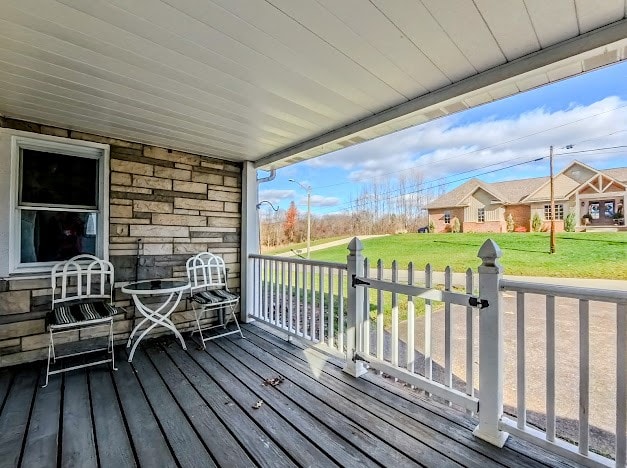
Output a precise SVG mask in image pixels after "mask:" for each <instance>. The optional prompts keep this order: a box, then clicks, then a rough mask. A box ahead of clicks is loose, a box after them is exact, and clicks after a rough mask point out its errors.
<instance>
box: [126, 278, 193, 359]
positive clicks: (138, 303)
mask: <svg viewBox="0 0 627 468" xmlns="http://www.w3.org/2000/svg"><path fill="white" fill-rule="evenodd" d="M187 290H189V283H188V282H187V281H181V280H178V279H163V280H147V281H137V282H134V283H129V284H127V285H126V286H124V287H122V292H123V293H126V294H129V295H131V296H132V297H133V302H134V303H135V307H136V308H137V310H138V311H139V312H140V313H141V314H142V315H143V316H144V319H143V320H142V321H141V322H139V323H138V324H137V325H136V326H135V328H133V331H132V332H131V336H129V337H128V342H127V343H126V347H127V348H128V347H130V346H131V343H133V337H134V336H135V334H137V333H138V332H139V330H140V328H141V327H143V326H144V324H145V323H147V322H152V324H151V325H150V326H148V328H146V329H145V330H144V331H143V332H142V333H141V334H140V335H139V337H138V338H137V339H136V340H135V343H134V344H133V347H132V348H131V352H130V354H129V356H128V361H129V362H131V361H132V360H133V355H134V354H135V350H136V349H137V345H139V343H140V342H141V340H142V339H144V337H145V336H146V335H147V334H148V333H150V331H151V330H152V329H153V328H155V327H157V326H162V327H165V328H167V329H168V330H171V331H172V332H173V333H174V335H175V336H176V337H177V338H178V339H179V341H180V342H181V346H182V347H183V349H187V346H185V341H184V340H183V337H182V336H181V333H180V332H179V331H178V330H177V329H176V326H174V323H172V321H171V320H170V318H169V317H170V315H171V314H172V312H174V310H175V309H176V306H178V305H179V302H181V297H182V296H183V292H184V291H187ZM150 296H165V297H166V298H165V300H164V301H163V302H162V303H161V304H160V305H158V307H157V308H156V309H153V308H151V307H149V306H148V305H146V304H145V302H146V301H145V299H144V300H142V298H147V297H150Z"/></svg>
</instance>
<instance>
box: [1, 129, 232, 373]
mask: <svg viewBox="0 0 627 468" xmlns="http://www.w3.org/2000/svg"><path fill="white" fill-rule="evenodd" d="M0 126H1V127H5V128H11V129H14V130H23V131H29V132H34V133H41V134H46V135H55V136H60V137H68V138H73V139H78V140H86V141H93V142H98V143H106V144H109V145H110V148H111V154H110V174H109V177H110V188H109V190H110V207H109V209H110V212H109V218H110V225H109V260H110V261H111V262H112V263H113V265H114V266H115V275H116V290H115V302H116V304H118V305H121V306H124V307H126V309H127V314H126V315H125V316H118V317H116V319H115V325H114V333H115V339H116V340H118V341H123V340H125V339H126V338H128V335H129V333H130V330H131V329H132V326H133V324H134V323H135V321H136V320H138V319H135V316H134V314H135V311H134V308H133V307H132V306H131V301H130V299H129V297H128V296H126V295H125V294H122V293H121V292H120V290H119V288H120V286H121V283H123V282H126V281H130V280H134V278H135V261H136V253H137V250H136V247H137V244H136V241H137V239H139V238H141V239H142V244H143V251H142V252H141V258H140V267H139V271H138V276H139V278H140V279H144V278H169V277H185V276H186V273H185V261H186V260H187V258H188V257H190V256H191V255H193V254H195V253H198V252H203V251H210V252H212V253H215V254H218V255H220V256H222V257H223V258H224V260H225V262H226V264H227V268H229V288H230V289H231V290H232V291H235V292H239V290H240V225H241V197H242V177H241V176H242V167H241V165H240V164H237V163H231V162H226V161H223V160H219V159H211V158H207V157H202V156H198V155H193V154H188V153H182V152H178V151H172V150H168V149H164V148H158V147H154V146H148V145H142V144H139V143H132V142H128V141H122V140H117V139H112V138H106V137H100V136H96V135H89V134H85V133H81V132H75V131H69V130H64V129H60V128H55V127H48V126H44V125H38V124H34V123H30V122H24V121H19V120H13V119H7V118H0ZM0 222H2V221H1V220H0ZM50 293H51V290H50V279H49V276H48V277H45V276H44V275H40V276H39V277H38V278H35V279H17V278H0V367H2V366H8V365H13V364H18V363H22V362H29V361H34V360H38V359H43V358H44V357H46V356H47V352H48V351H47V346H48V335H47V334H46V333H45V331H46V330H45V320H44V317H45V314H46V312H47V311H48V310H50ZM193 315H194V314H193V312H192V311H191V309H190V308H188V303H187V301H181V304H180V305H179V307H178V308H177V311H176V312H175V313H174V314H173V315H172V317H171V318H172V320H173V322H174V323H176V324H177V327H178V328H179V330H181V331H186V330H190V329H191V328H192V327H193V325H194V324H195V322H193ZM161 330H163V329H161ZM103 333H106V330H104V331H101V330H98V329H93V330H85V331H75V332H71V333H66V334H65V336H64V337H63V338H61V340H62V341H66V342H67V341H77V340H81V339H87V338H90V337H93V336H94V334H103ZM161 333H163V331H161ZM168 333H170V332H168Z"/></svg>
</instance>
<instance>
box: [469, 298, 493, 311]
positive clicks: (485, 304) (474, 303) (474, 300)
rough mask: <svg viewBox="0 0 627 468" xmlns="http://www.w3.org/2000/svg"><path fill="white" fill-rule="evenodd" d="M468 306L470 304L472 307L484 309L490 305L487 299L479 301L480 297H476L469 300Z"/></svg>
mask: <svg viewBox="0 0 627 468" xmlns="http://www.w3.org/2000/svg"><path fill="white" fill-rule="evenodd" d="M468 304H470V306H471V307H476V308H477V309H484V308H486V307H488V306H489V305H490V304H488V300H487V299H479V298H478V297H474V296H473V297H470V298H468Z"/></svg>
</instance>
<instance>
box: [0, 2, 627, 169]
mask: <svg viewBox="0 0 627 468" xmlns="http://www.w3.org/2000/svg"><path fill="white" fill-rule="evenodd" d="M626 10H627V0H551V1H548V0H524V1H523V0H371V1H367V0H339V1H338V0H317V1H315V0H265V1H263V0H131V1H129V0H107V1H92V0H89V1H86V0H57V1H53V0H3V1H2V3H1V4H0V80H1V83H2V85H1V86H0V115H4V116H6V117H13V118H19V119H25V120H30V121H34V122H38V123H42V124H48V125H54V126H60V127H65V128H71V129H75V130H80V131H85V132H90V133H95V134H99V135H105V136H110V137H115V138H121V139H126V140H131V141H137V142H142V143H147V144H152V145H158V146H164V147H168V148H173V149H178V150H183V151H189V152H193V153H199V154H203V155H208V156H216V157H220V158H225V159H230V160H235V161H244V160H247V161H255V162H256V165H257V167H260V168H266V169H267V168H276V167H281V166H285V165H288V164H290V163H293V162H295V161H301V160H303V159H307V158H311V157H315V156H317V155H320V154H325V153H328V152H330V151H334V150H336V149H339V148H344V147H347V146H350V145H352V144H356V143H360V142H363V141H365V140H368V139H372V138H375V137H377V136H380V135H384V134H387V133H390V132H393V131H396V130H399V129H401V128H406V127H408V126H411V125H416V124H419V123H423V122H426V121H428V120H431V119H434V118H437V117H441V116H443V115H447V114H450V113H454V112H459V111H462V110H464V109H467V108H469V107H473V106H476V105H480V104H483V103H486V102H490V101H492V100H495V99H500V98H503V97H505V96H509V95H512V94H515V93H517V92H520V91H525V90H527V89H530V88H533V87H536V86H541V85H544V84H547V83H550V82H553V81H556V80H560V79H562V78H565V77H568V76H572V75H576V74H579V73H582V72H585V71H588V70H590V69H594V68H597V67H600V66H604V65H608V64H611V63H614V62H617V61H620V60H624V59H625V58H626V55H627V19H626Z"/></svg>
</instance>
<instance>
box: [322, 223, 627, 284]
mask: <svg viewBox="0 0 627 468" xmlns="http://www.w3.org/2000/svg"><path fill="white" fill-rule="evenodd" d="M487 238H491V239H493V240H494V241H495V242H496V243H497V244H498V245H499V246H500V247H501V250H502V251H503V257H502V258H501V263H502V265H503V266H504V268H505V274H508V275H524V276H554V277H571V278H608V279H622V280H627V233H625V232H620V233H560V234H558V236H557V252H556V253H555V254H553V255H551V254H549V234H548V233H507V234H399V235H394V236H387V237H379V238H373V239H367V240H365V241H363V243H364V255H365V256H367V257H368V258H370V260H371V265H373V266H374V265H376V261H377V259H379V258H381V259H383V261H384V265H385V267H386V268H389V267H390V265H391V263H392V260H397V261H398V262H399V267H400V268H403V269H405V268H406V267H407V264H408V262H410V261H412V262H414V266H415V268H418V269H422V268H424V266H425V264H427V263H431V265H432V266H433V267H434V268H435V269H436V270H439V271H441V270H443V269H444V268H445V267H446V266H447V265H450V266H451V267H452V268H453V270H454V271H457V272H462V271H465V270H466V269H467V268H469V267H471V268H473V269H476V267H477V266H478V265H479V264H480V260H479V259H478V258H477V252H478V251H479V247H480V246H481V245H482V244H483V242H484V241H485V240H486V239H487ZM347 255H348V250H347V248H346V246H339V247H332V248H329V249H325V250H319V251H315V252H312V253H311V256H312V259H316V260H326V261H333V262H345V261H346V256H347Z"/></svg>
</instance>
